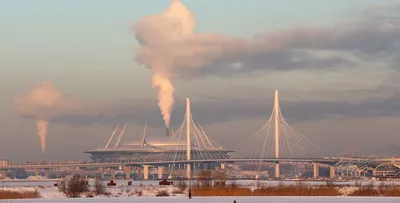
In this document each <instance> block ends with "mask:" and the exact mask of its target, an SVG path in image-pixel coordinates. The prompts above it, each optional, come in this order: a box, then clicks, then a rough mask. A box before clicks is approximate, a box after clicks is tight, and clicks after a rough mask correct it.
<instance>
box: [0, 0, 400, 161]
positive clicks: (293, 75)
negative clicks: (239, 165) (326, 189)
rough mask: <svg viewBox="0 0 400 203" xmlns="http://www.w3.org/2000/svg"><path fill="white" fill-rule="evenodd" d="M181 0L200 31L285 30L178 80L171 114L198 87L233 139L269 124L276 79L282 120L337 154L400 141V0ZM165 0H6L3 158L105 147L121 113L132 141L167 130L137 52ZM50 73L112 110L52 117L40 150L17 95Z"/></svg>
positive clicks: (67, 89)
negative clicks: (227, 64) (262, 46)
mask: <svg viewBox="0 0 400 203" xmlns="http://www.w3.org/2000/svg"><path fill="white" fill-rule="evenodd" d="M182 2H183V3H184V4H185V5H186V6H187V7H188V8H189V9H190V10H191V11H192V12H193V13H194V14H195V16H196V20H197V27H196V31H197V32H202V33H213V34H222V35H225V36H227V37H245V38H248V39H250V40H252V39H256V38H257V37H260V38H263V39H266V42H269V43H273V42H276V41H279V40H280V38H279V37H278V38H274V37H271V36H285V37H284V38H283V39H281V40H282V41H283V43H282V44H283V45H282V46H283V47H282V49H280V50H278V51H277V50H272V51H270V52H268V53H267V54H265V57H259V56H250V55H249V56H247V55H246V56H244V59H243V63H246V64H247V65H248V67H246V68H244V69H243V70H240V71H232V72H230V71H229V70H228V71H227V70H224V66H223V65H221V64H211V65H210V66H207V67H205V68H204V69H201V71H200V73H199V75H204V77H198V78H196V77H195V78H191V79H186V80H179V79H178V80H175V81H174V84H175V85H176V99H177V103H176V104H175V109H174V112H173V113H172V114H173V115H172V122H173V123H175V124H177V123H180V122H181V120H182V119H183V109H184V106H183V98H185V97H190V98H192V101H193V116H194V118H195V119H196V120H197V121H198V122H199V123H201V124H203V128H204V129H205V131H206V132H208V135H209V136H210V137H212V138H213V139H214V140H216V141H218V142H219V143H220V144H222V145H223V146H225V147H226V148H233V149H235V148H236V147H238V143H240V140H245V139H246V137H248V136H250V135H251V134H253V133H254V132H255V131H257V130H258V129H259V128H260V127H261V126H262V125H264V123H265V122H266V120H267V119H268V117H269V114H270V111H271V108H272V96H273V90H274V89H279V90H280V95H281V106H282V111H283V114H284V116H285V118H286V120H287V121H288V122H289V124H292V126H293V127H295V128H296V129H297V130H298V131H300V132H301V133H302V134H304V135H305V136H307V137H309V138H310V139H313V140H314V141H315V142H316V143H318V144H319V145H320V146H321V147H324V148H326V149H327V150H329V151H333V152H334V153H337V154H340V153H359V154H360V153H367V154H378V153H386V154H393V153H399V152H400V151H399V149H400V135H399V130H400V129H399V127H398V126H399V125H398V123H399V122H400V117H399V116H400V105H399V104H398V102H400V94H399V92H398V90H397V88H398V87H399V85H400V83H398V82H397V80H398V78H399V77H397V76H396V74H397V71H398V68H399V66H400V52H399V51H400V21H399V19H400V18H399V16H398V15H397V16H396V14H394V15H393V13H396V12H397V13H400V3H399V1H396V0H392V1H391V0H387V1H368V0H335V1H333V0H332V1H321V0H296V1H293V0H246V1H245V0H218V1H216V0H201V1H200V0H182ZM169 3H170V1H169V0H118V1H110V0H86V1H78V0H40V1H35V0H0V68H1V72H2V74H0V84H1V85H0V93H1V97H0V98H1V99H0V118H1V121H2V122H0V140H1V141H0V158H7V159H11V160H12V161H16V162H18V161H23V160H38V159H46V160H48V159H53V160H54V159H84V158H87V156H86V155H84V154H82V151H84V150H88V149H93V148H99V147H103V146H104V144H105V142H106V141H107V139H108V137H109V136H110V134H111V132H112V130H113V128H114V127H115V125H116V124H117V123H123V122H125V121H127V122H128V123H129V126H128V130H127V133H126V134H125V137H124V141H128V140H131V139H132V138H135V137H138V136H140V133H141V131H142V128H143V124H144V122H145V121H146V119H148V120H149V122H150V126H151V129H150V130H149V136H150V137H151V136H154V137H157V136H158V137H159V136H164V133H165V130H164V126H163V122H162V117H161V115H160V113H159V109H158V107H157V100H156V91H155V90H154V89H152V88H151V76H150V75H151V73H150V70H149V69H147V68H145V67H143V66H141V65H139V64H137V63H136V62H135V60H134V58H135V55H136V52H135V50H136V49H137V47H138V44H137V42H136V39H135V36H134V31H133V28H132V26H133V24H134V23H135V22H136V21H138V20H139V19H140V18H142V17H144V16H147V15H152V14H157V13H161V12H162V11H164V10H165V9H166V8H167V7H168V5H169ZM382 13H383V14H385V15H382ZM386 14H387V15H386ZM389 18H390V19H389ZM388 19H389V20H388ZM298 28H302V29H305V30H306V31H307V32H305V33H316V34H315V36H314V37H310V36H309V35H302V34H301V33H300V34H299V33H298V30H297V31H296V29H298ZM321 31H324V32H321ZM325 31H326V32H325ZM321 33H325V34H321ZM255 36H256V37H255ZM299 52H301V53H299ZM299 60H300V61H301V62H299ZM46 80H49V81H52V82H53V84H54V86H55V87H56V88H58V89H59V90H61V91H62V92H64V93H65V94H66V95H69V96H71V97H74V98H79V99H82V100H90V101H91V102H97V103H99V104H100V103H101V104H105V105H107V106H114V107H115V108H112V109H114V110H115V112H112V113H110V112H109V114H107V115H97V116H93V115H90V116H86V115H80V116H76V117H73V116H69V117H59V118H57V119H54V120H52V121H50V124H49V132H48V137H47V149H46V153H45V154H41V151H40V142H39V138H38V136H37V133H36V127H35V120H32V119H30V118H24V117H23V116H21V115H19V114H18V113H17V112H16V111H15V110H14V108H13V101H14V98H15V97H16V96H17V95H20V94H23V93H26V92H27V91H29V88H30V87H32V86H33V85H38V84H41V83H42V82H44V81H46ZM196 109H197V110H196ZM196 115H197V116H196ZM396 150H397V151H396Z"/></svg>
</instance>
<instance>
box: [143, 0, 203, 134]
mask: <svg viewBox="0 0 400 203" xmlns="http://www.w3.org/2000/svg"><path fill="white" fill-rule="evenodd" d="M195 24H196V22H195V19H194V16H193V14H192V13H191V12H190V11H189V10H188V9H187V8H186V7H185V6H184V5H183V4H182V3H181V2H180V1H179V0H172V2H171V5H170V7H169V8H168V9H167V10H166V11H165V12H164V13H163V14H160V15H154V16H149V17H146V18H143V19H142V20H141V21H139V22H138V24H137V26H136V28H135V31H136V36H137V39H138V41H139V43H140V44H141V45H142V46H141V47H140V49H139V57H138V61H139V62H140V63H142V64H144V65H146V66H147V67H148V68H150V69H151V70H152V73H153V75H152V84H153V85H152V86H153V88H157V90H158V106H159V107H160V110H161V114H162V115H163V119H164V122H165V126H166V127H168V126H169V122H170V118H171V112H172V109H173V105H174V86H173V84H172V77H173V70H172V69H173V68H174V67H176V64H175V63H174V62H175V61H176V60H175V59H176V55H174V53H168V52H169V51H172V50H170V49H169V48H171V47H170V45H171V44H174V43H178V42H179V41H180V40H182V39H184V38H186V37H188V36H190V35H192V34H193V33H194V27H195ZM158 48H164V49H162V50H161V49H160V50H159V51H160V52H158V53H155V52H154V51H155V49H158ZM165 48H166V49H165Z"/></svg>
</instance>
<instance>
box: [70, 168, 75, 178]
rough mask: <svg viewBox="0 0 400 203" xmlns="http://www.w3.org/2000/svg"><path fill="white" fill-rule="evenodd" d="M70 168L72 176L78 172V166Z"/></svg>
mask: <svg viewBox="0 0 400 203" xmlns="http://www.w3.org/2000/svg"><path fill="white" fill-rule="evenodd" d="M69 170H70V172H71V176H74V175H75V173H76V168H75V167H71V168H70V169H69Z"/></svg>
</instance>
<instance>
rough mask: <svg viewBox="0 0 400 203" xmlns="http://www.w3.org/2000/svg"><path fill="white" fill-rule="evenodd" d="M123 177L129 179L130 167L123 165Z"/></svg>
mask: <svg viewBox="0 0 400 203" xmlns="http://www.w3.org/2000/svg"><path fill="white" fill-rule="evenodd" d="M125 179H126V180H129V179H131V167H129V166H126V167H125Z"/></svg>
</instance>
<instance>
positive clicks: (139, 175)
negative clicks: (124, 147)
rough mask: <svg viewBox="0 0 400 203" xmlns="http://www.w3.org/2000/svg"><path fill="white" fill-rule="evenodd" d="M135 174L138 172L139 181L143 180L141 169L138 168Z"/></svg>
mask: <svg viewBox="0 0 400 203" xmlns="http://www.w3.org/2000/svg"><path fill="white" fill-rule="evenodd" d="M137 172H138V179H139V180H141V179H142V178H143V177H142V173H143V170H142V167H138V168H137Z"/></svg>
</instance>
